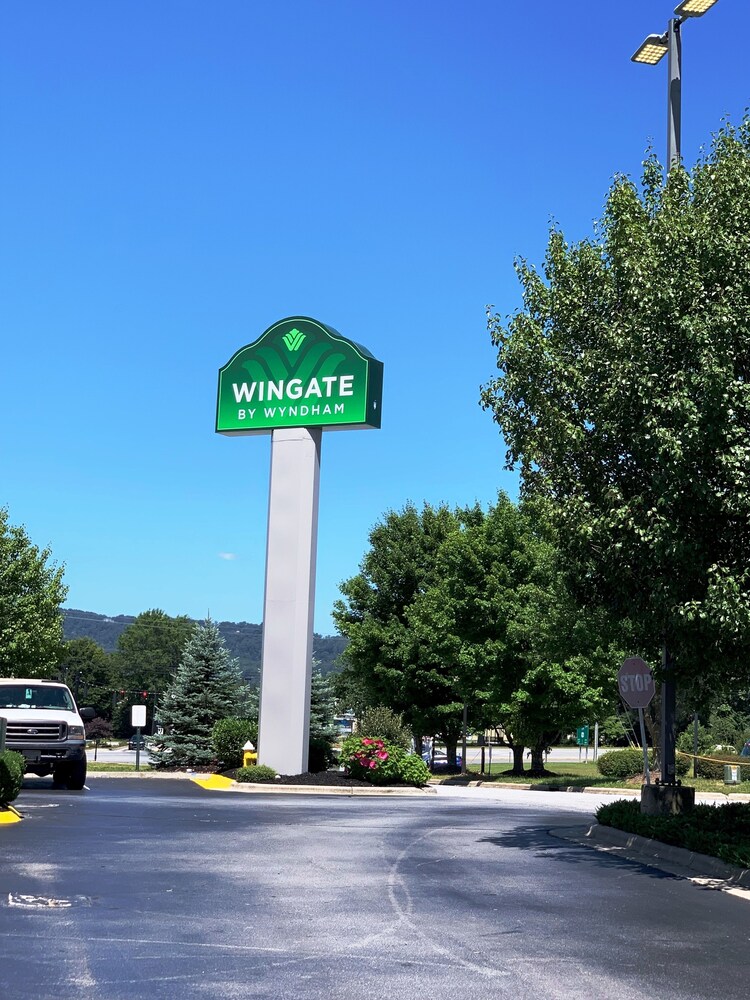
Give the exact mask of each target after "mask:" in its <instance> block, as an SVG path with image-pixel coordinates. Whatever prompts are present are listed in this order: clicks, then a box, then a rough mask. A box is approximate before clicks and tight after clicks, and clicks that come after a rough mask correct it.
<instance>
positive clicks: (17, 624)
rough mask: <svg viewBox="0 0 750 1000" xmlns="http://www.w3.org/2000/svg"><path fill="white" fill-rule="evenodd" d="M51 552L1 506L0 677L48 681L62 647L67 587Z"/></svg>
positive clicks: (60, 569) (61, 570)
mask: <svg viewBox="0 0 750 1000" xmlns="http://www.w3.org/2000/svg"><path fill="white" fill-rule="evenodd" d="M50 555H51V553H50V550H49V549H48V548H45V549H39V548H37V546H36V545H34V544H33V543H32V542H31V540H30V539H29V536H28V535H27V534H26V531H25V530H24V528H23V527H19V526H15V525H11V524H9V523H8V510H7V508H0V676H2V677H47V676H50V674H51V672H53V671H54V668H55V667H56V666H57V663H58V660H59V657H60V652H61V649H62V644H63V631H62V617H61V613H60V606H61V604H62V602H63V601H64V600H65V595H66V594H67V587H65V585H64V584H63V582H62V581H63V569H62V567H58V566H56V565H55V564H54V563H52V562H50V561H49V560H50Z"/></svg>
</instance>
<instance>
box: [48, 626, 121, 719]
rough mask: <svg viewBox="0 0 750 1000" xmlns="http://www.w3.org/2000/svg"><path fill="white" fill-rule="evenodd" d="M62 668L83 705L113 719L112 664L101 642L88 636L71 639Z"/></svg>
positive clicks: (66, 646)
mask: <svg viewBox="0 0 750 1000" xmlns="http://www.w3.org/2000/svg"><path fill="white" fill-rule="evenodd" d="M58 670H59V674H60V677H61V679H62V680H63V681H65V683H66V684H67V685H68V687H70V689H71V690H72V691H73V694H74V695H75V698H76V701H77V702H78V704H79V705H91V706H93V707H94V708H95V709H96V710H97V714H98V715H99V716H101V717H102V718H105V719H111V716H112V694H113V685H114V681H113V678H112V665H111V662H110V657H109V656H108V655H107V653H106V652H105V651H104V650H103V649H102V647H101V646H100V645H99V643H98V642H94V640H93V639H89V638H87V637H84V638H81V639H69V640H68V641H67V642H66V643H65V645H64V647H63V651H62V656H61V657H60V663H59V667H58Z"/></svg>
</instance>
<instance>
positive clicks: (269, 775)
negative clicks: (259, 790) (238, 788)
mask: <svg viewBox="0 0 750 1000" xmlns="http://www.w3.org/2000/svg"><path fill="white" fill-rule="evenodd" d="M276 777H277V775H276V772H275V771H274V769H273V768H272V767H268V765H267V764H253V765H252V766H251V767H239V768H237V772H236V774H235V776H234V780H235V781H241V782H243V783H244V782H258V781H275V780H276Z"/></svg>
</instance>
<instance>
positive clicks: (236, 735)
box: [211, 717, 258, 767]
mask: <svg viewBox="0 0 750 1000" xmlns="http://www.w3.org/2000/svg"><path fill="white" fill-rule="evenodd" d="M248 740H249V741H250V743H252V744H253V745H255V746H257V743H258V723H257V722H252V721H251V720H250V719H237V718H233V717H230V718H228V719H219V721H218V722H216V723H215V724H214V727H213V729H212V730H211V746H212V747H213V751H214V753H215V754H216V756H217V757H218V758H219V760H220V761H222V762H223V763H224V764H225V765H226V766H227V767H241V766H242V758H243V750H242V748H243V747H244V745H245V744H246V743H247V742H248Z"/></svg>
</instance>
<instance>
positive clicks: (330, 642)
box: [62, 608, 347, 683]
mask: <svg viewBox="0 0 750 1000" xmlns="http://www.w3.org/2000/svg"><path fill="white" fill-rule="evenodd" d="M62 610H63V616H64V618H63V634H64V636H65V638H66V639H83V638H89V639H93V640H94V642H98V643H99V645H100V646H101V647H102V648H103V649H105V650H106V651H107V652H108V653H113V652H114V651H115V650H116V649H117V640H118V639H119V638H120V636H121V635H122V633H123V632H124V631H125V629H126V628H127V627H128V625H132V624H133V622H134V621H135V616H134V615H114V616H110V615H100V614H97V613H96V612H95V611H81V610H79V609H78V608H63V609H62ZM216 624H217V625H218V627H219V632H220V633H221V635H222V636H223V638H224V642H225V643H226V644H227V649H228V650H229V652H230V653H231V655H232V656H233V657H234V658H235V659H237V660H238V661H239V664H240V669H241V670H242V673H243V674H244V675H245V677H246V678H247V679H248V680H249V681H251V682H253V683H257V681H258V678H259V677H260V660H261V646H262V640H263V626H262V625H254V624H252V623H251V622H217V623H216ZM346 646H347V640H346V639H344V638H343V637H342V636H340V635H318V633H317V632H316V633H315V635H314V636H313V657H314V658H315V660H316V661H317V663H318V664H319V666H320V671H321V673H323V674H328V673H331V671H335V670H338V666H337V664H336V660H337V659H338V658H339V656H341V654H342V653H343V651H344V650H345V649H346Z"/></svg>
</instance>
